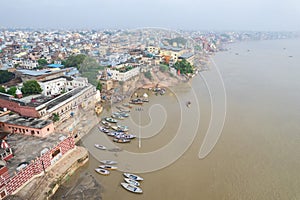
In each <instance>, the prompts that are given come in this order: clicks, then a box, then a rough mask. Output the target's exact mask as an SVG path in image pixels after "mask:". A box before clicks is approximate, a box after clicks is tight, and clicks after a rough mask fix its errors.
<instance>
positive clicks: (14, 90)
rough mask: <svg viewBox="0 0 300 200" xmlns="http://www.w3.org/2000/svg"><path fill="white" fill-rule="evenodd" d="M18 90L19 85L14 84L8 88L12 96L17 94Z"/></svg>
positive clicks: (8, 92)
mask: <svg viewBox="0 0 300 200" xmlns="http://www.w3.org/2000/svg"><path fill="white" fill-rule="evenodd" d="M16 91H17V87H16V86H13V87H10V88H9V89H8V90H7V94H10V95H12V96H14V97H15V96H16Z"/></svg>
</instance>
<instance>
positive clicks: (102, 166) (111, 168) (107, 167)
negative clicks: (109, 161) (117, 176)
mask: <svg viewBox="0 0 300 200" xmlns="http://www.w3.org/2000/svg"><path fill="white" fill-rule="evenodd" d="M99 167H100V168H102V169H107V170H115V169H118V167H116V166H112V165H99Z"/></svg>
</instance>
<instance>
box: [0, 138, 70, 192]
mask: <svg viewBox="0 0 300 200" xmlns="http://www.w3.org/2000/svg"><path fill="white" fill-rule="evenodd" d="M74 147H75V143H74V139H73V138H72V137H68V138H66V139H65V140H63V141H62V142H60V143H59V144H57V145H56V146H55V147H53V148H52V149H51V150H49V151H48V152H47V153H45V154H44V155H42V156H41V157H37V158H36V159H35V160H34V161H33V162H32V163H30V164H29V165H28V166H27V167H26V168H25V169H23V170H21V171H19V172H18V173H17V174H16V175H15V176H13V177H11V178H10V179H9V180H7V181H4V186H3V187H6V190H7V192H8V194H12V193H13V192H14V191H16V190H17V189H18V188H19V187H20V186H22V185H23V184H25V183H26V182H27V181H28V180H29V179H31V178H32V177H33V176H34V175H38V174H40V173H42V172H43V165H44V168H45V169H47V168H48V167H50V166H51V160H52V158H53V156H52V154H53V153H54V152H55V151H57V150H58V149H59V150H60V152H61V154H62V155H64V154H65V153H67V152H68V151H69V150H71V149H73V148H74ZM0 189H1V188H0Z"/></svg>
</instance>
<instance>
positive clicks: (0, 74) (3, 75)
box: [0, 70, 15, 84]
mask: <svg viewBox="0 0 300 200" xmlns="http://www.w3.org/2000/svg"><path fill="white" fill-rule="evenodd" d="M14 78H15V75H14V74H13V73H11V72H9V71H7V70H0V84H2V83H6V82H8V81H10V80H12V79H14Z"/></svg>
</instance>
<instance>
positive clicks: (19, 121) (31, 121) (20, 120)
mask: <svg viewBox="0 0 300 200" xmlns="http://www.w3.org/2000/svg"><path fill="white" fill-rule="evenodd" d="M0 121H2V122H5V123H8V124H14V125H19V126H27V127H31V128H37V129H41V128H44V127H45V126H48V125H49V124H51V123H52V121H51V120H42V119H37V118H29V117H21V116H18V115H13V116H8V115H6V116H3V117H0Z"/></svg>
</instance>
